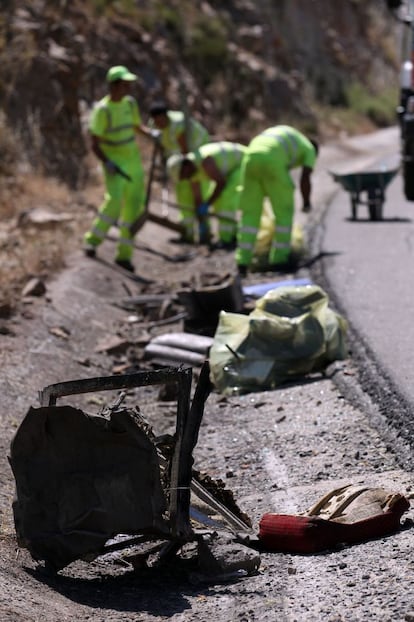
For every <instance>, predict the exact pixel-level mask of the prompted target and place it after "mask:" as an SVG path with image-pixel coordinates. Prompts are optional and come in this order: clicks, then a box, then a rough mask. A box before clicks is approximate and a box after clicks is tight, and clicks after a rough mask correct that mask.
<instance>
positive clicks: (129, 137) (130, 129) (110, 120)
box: [89, 95, 141, 163]
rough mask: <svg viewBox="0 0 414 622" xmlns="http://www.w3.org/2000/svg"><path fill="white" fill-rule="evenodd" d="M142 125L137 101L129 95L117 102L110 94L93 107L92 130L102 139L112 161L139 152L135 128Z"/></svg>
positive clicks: (90, 128) (90, 123)
mask: <svg viewBox="0 0 414 622" xmlns="http://www.w3.org/2000/svg"><path fill="white" fill-rule="evenodd" d="M139 125H141V115H140V111H139V107H138V103H137V101H136V100H135V99H134V98H133V97H131V96H130V95H126V96H125V97H123V98H122V99H121V100H120V101H119V102H114V101H112V100H111V99H110V96H109V95H106V96H105V97H104V98H103V99H101V100H100V101H99V102H97V103H96V104H95V106H94V108H93V111H92V114H91V118H90V122H89V130H90V132H91V133H92V134H94V135H95V136H98V138H99V139H100V146H101V148H102V151H103V152H104V153H105V155H106V156H107V157H108V159H110V160H114V161H115V162H117V163H118V160H119V159H121V160H125V159H128V158H129V157H133V156H134V155H135V154H136V153H137V152H138V145H137V143H136V140H135V137H136V131H135V128H136V127H137V126H139Z"/></svg>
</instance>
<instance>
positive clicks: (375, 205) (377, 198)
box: [368, 188, 384, 221]
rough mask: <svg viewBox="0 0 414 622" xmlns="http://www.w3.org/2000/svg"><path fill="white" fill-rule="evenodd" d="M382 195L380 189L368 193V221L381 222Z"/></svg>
mask: <svg viewBox="0 0 414 622" xmlns="http://www.w3.org/2000/svg"><path fill="white" fill-rule="evenodd" d="M383 205H384V193H383V192H382V190H381V188H375V189H374V190H369V191H368V211H369V217H370V220H374V221H378V220H382V212H383Z"/></svg>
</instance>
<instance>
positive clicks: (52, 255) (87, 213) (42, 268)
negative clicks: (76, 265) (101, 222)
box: [0, 173, 101, 308]
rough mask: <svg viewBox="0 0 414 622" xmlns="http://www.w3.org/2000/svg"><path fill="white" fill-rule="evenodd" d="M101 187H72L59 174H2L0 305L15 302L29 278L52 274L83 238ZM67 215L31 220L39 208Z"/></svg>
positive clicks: (59, 267)
mask: <svg viewBox="0 0 414 622" xmlns="http://www.w3.org/2000/svg"><path fill="white" fill-rule="evenodd" d="M99 192H101V190H100V188H97V187H95V186H91V187H90V188H89V189H88V190H87V191H85V192H83V193H76V194H73V193H71V192H70V191H69V190H68V189H67V188H66V187H65V186H63V185H61V184H59V183H58V182H57V181H56V180H53V179H47V178H40V177H37V176H34V175H33V174H29V173H28V174H24V175H23V174H22V175H19V176H18V177H13V178H11V177H0V307H11V308H14V307H15V306H16V304H17V302H18V300H19V298H20V294H21V290H22V288H23V286H24V285H25V283H26V282H27V281H28V279H29V278H31V277H33V276H36V277H40V278H42V279H47V277H48V276H50V275H51V274H52V273H53V272H55V271H56V270H60V269H61V268H63V267H64V266H65V257H66V255H67V254H68V253H69V252H71V251H73V250H74V249H75V248H77V247H78V246H79V245H80V243H81V238H82V234H83V232H84V231H85V230H86V229H87V227H88V225H89V222H90V220H91V217H92V213H93V205H94V204H95V202H94V197H95V195H96V194H97V193H99ZM39 209H41V210H44V211H46V212H49V213H50V214H52V215H55V214H57V215H64V216H65V217H66V218H67V220H65V221H62V222H53V221H52V220H50V221H47V220H46V222H44V223H37V222H32V220H31V217H30V215H31V214H32V213H33V212H34V211H35V210H39Z"/></svg>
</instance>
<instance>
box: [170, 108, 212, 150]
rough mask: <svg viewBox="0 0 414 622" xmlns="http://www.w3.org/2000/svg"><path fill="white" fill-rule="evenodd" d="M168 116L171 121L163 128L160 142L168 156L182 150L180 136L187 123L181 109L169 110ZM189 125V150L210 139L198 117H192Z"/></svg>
mask: <svg viewBox="0 0 414 622" xmlns="http://www.w3.org/2000/svg"><path fill="white" fill-rule="evenodd" d="M167 117H168V120H169V123H168V125H167V127H165V128H164V129H162V130H161V136H160V142H161V145H162V147H163V149H164V153H165V155H166V156H167V157H168V156H170V155H172V154H173V153H180V152H181V147H180V144H179V142H178V137H179V136H181V135H182V134H183V133H185V131H186V123H185V116H184V113H183V112H181V111H180V110H168V111H167ZM188 126H189V127H188V131H189V137H188V138H187V140H188V149H189V151H195V150H196V149H198V148H199V147H201V145H204V144H205V143H207V142H209V141H210V135H209V133H208V130H207V129H206V128H205V127H204V126H203V125H202V124H201V123H199V122H198V121H196V119H193V118H192V117H190V119H189V122H188Z"/></svg>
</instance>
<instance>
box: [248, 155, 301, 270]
mask: <svg viewBox="0 0 414 622" xmlns="http://www.w3.org/2000/svg"><path fill="white" fill-rule="evenodd" d="M241 185H242V191H241V193H240V201H239V210H240V224H239V228H238V234H237V249H236V262H237V264H238V265H247V266H248V265H249V264H250V263H251V260H252V257H253V252H254V247H255V242H256V237H257V234H258V232H259V227H260V217H261V214H262V209H263V201H264V198H265V197H266V196H267V197H269V200H270V204H271V206H272V210H273V213H274V217H275V222H276V226H275V231H274V235H273V240H272V244H271V248H270V251H269V263H270V264H275V263H286V262H287V261H288V259H289V254H290V248H291V233H292V222H293V215H294V183H293V180H292V178H291V176H290V173H289V170H288V169H287V168H286V164H285V162H284V161H283V159H279V158H278V157H277V156H276V155H275V153H274V151H273V152H271V153H262V152H258V153H254V152H253V153H247V155H246V156H245V158H244V159H243V162H242V178H241Z"/></svg>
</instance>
